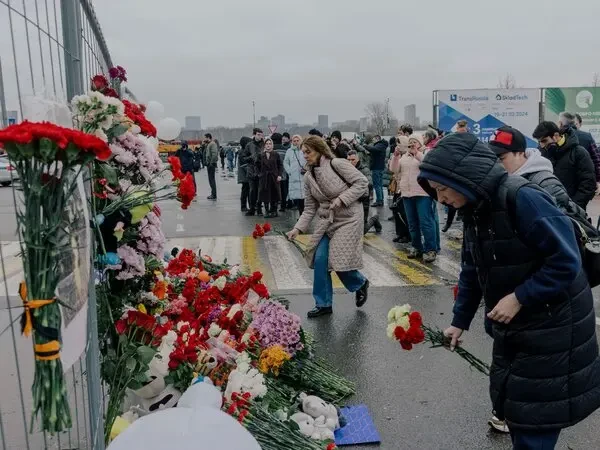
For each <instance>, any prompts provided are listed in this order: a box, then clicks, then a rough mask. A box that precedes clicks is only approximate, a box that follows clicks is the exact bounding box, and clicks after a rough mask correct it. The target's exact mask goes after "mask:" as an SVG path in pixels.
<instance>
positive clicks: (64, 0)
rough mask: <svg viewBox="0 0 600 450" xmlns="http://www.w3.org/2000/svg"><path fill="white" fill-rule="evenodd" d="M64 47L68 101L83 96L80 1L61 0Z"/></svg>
mask: <svg viewBox="0 0 600 450" xmlns="http://www.w3.org/2000/svg"><path fill="white" fill-rule="evenodd" d="M60 9H61V14H62V31H63V45H64V47H65V52H64V53H65V78H66V84H67V100H68V101H69V102H70V101H71V99H72V98H73V97H74V96H75V95H80V94H83V91H84V87H83V86H84V85H83V67H82V62H81V53H82V52H81V49H82V48H83V45H82V42H81V39H82V37H81V27H82V26H81V23H82V22H81V10H80V9H79V1H78V0H60Z"/></svg>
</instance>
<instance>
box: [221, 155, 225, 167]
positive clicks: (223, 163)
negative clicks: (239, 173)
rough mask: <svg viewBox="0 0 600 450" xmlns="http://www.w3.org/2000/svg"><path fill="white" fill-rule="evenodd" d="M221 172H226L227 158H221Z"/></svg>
mask: <svg viewBox="0 0 600 450" xmlns="http://www.w3.org/2000/svg"><path fill="white" fill-rule="evenodd" d="M221 170H225V157H224V156H221Z"/></svg>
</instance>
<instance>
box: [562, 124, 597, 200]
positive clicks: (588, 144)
mask: <svg viewBox="0 0 600 450" xmlns="http://www.w3.org/2000/svg"><path fill="white" fill-rule="evenodd" d="M577 116H579V115H578V114H571V113H569V112H563V113H560V116H559V118H560V128H569V127H571V128H573V129H574V130H575V134H576V135H577V139H579V145H581V146H582V147H583V148H585V149H586V150H587V152H588V153H589V155H590V158H591V159H592V163H594V174H595V175H596V185H597V186H598V187H599V188H600V155H599V154H598V147H597V146H596V141H594V138H593V136H592V135H591V134H590V133H588V132H587V131H583V130H581V129H580V128H579V127H580V126H581V122H579V119H581V116H579V119H578V118H577Z"/></svg>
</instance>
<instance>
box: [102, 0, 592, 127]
mask: <svg viewBox="0 0 600 450" xmlns="http://www.w3.org/2000/svg"><path fill="white" fill-rule="evenodd" d="M94 5H95V8H96V12H97V15H98V17H99V19H100V23H101V24H102V28H103V31H104V34H105V37H106V40H107V41H108V45H109V48H110V51H111V54H112V57H113V60H114V62H115V64H120V65H122V66H124V67H125V68H126V69H127V70H128V73H129V78H130V83H129V87H130V89H131V90H132V91H133V92H134V93H135V94H136V95H137V96H138V97H139V98H140V99H141V100H142V101H148V100H157V101H159V102H161V103H162V104H164V105H165V109H166V112H167V114H168V115H170V116H173V117H175V118H177V119H178V120H181V121H183V117H184V116H186V115H200V116H202V124H203V126H214V125H219V124H221V125H231V126H237V125H243V124H244V123H251V122H252V100H255V101H256V114H257V117H258V116H260V115H266V116H269V117H271V116H274V115H276V114H278V113H281V114H284V115H285V116H286V121H287V122H300V123H313V122H316V120H317V114H319V113H320V114H329V120H330V122H331V121H341V120H346V119H357V118H359V117H360V116H364V115H365V114H364V107H365V105H366V104H367V103H368V102H370V101H384V100H385V98H387V97H389V98H390V105H391V107H392V109H393V110H394V112H395V113H396V116H397V117H398V118H399V119H401V120H402V118H403V116H404V105H405V104H408V103H417V115H419V116H421V118H422V119H430V118H431V115H432V113H431V91H432V90H434V89H458V88H483V87H490V88H495V87H497V84H498V80H499V78H500V77H502V76H503V75H505V74H506V73H507V72H510V73H512V74H513V75H514V77H515V78H516V81H517V85H518V86H519V87H539V86H570V85H572V86H577V85H582V84H587V85H589V84H590V83H591V81H592V78H593V73H594V72H600V60H599V59H598V52H597V48H598V44H599V42H600V33H599V31H598V25H599V24H600V22H599V21H598V18H599V17H600V1H598V0H579V1H576V2H565V1H564V0H561V1H556V0H501V1H494V2H489V1H482V0H460V1H447V0H430V1H428V2H419V1H416V0H415V1H413V2H406V1H398V0H369V1H355V0H254V1H248V0H218V1H198V0H168V1H165V0H102V1H95V2H94ZM488 5H489V6H488Z"/></svg>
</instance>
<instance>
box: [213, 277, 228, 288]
mask: <svg viewBox="0 0 600 450" xmlns="http://www.w3.org/2000/svg"><path fill="white" fill-rule="evenodd" d="M226 284H227V278H225V277H224V276H220V277H219V278H217V279H216V280H215V281H213V282H212V285H213V286H216V287H217V289H219V290H220V291H222V290H223V289H224V288H225V285H226Z"/></svg>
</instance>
